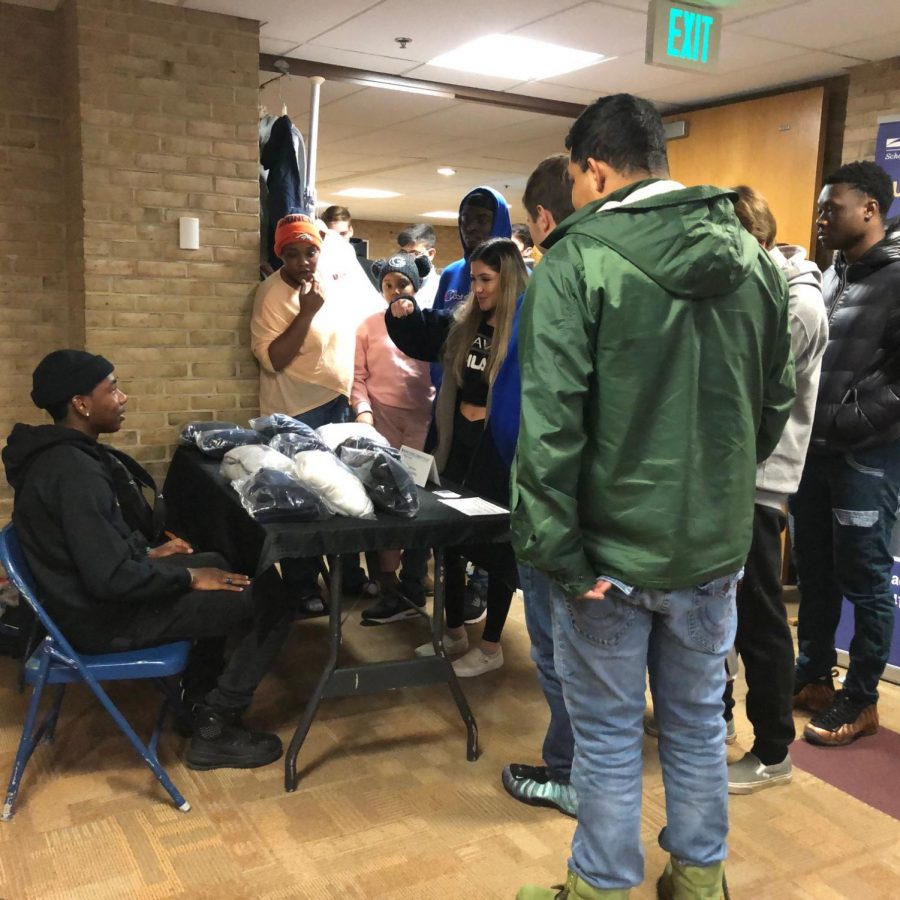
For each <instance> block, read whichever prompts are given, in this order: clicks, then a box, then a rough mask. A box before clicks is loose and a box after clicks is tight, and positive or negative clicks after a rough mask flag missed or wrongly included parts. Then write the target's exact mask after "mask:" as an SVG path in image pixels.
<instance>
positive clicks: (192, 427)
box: [178, 422, 240, 446]
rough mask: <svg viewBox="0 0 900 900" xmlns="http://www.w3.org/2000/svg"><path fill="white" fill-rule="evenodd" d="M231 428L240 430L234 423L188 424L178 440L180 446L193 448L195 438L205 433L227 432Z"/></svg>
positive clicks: (195, 441)
mask: <svg viewBox="0 0 900 900" xmlns="http://www.w3.org/2000/svg"><path fill="white" fill-rule="evenodd" d="M232 428H240V426H239V425H237V424H236V423H234V422H188V424H187V425H185V426H184V428H182V429H181V434H180V435H178V440H179V441H180V442H181V443H182V444H188V445H191V446H195V445H196V443H197V438H199V437H200V435H201V434H203V433H204V432H206V431H228V430H230V429H232Z"/></svg>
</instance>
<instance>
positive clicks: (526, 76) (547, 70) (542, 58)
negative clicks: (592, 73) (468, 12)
mask: <svg viewBox="0 0 900 900" xmlns="http://www.w3.org/2000/svg"><path fill="white" fill-rule="evenodd" d="M605 59H606V57H604V56H603V54H602V53H588V52H587V51H586V50H573V49H572V48H571V47H562V46H560V45H559V44H548V43H546V42H545V41H536V40H533V39H531V38H524V37H517V36H516V35H512V34H486V35H484V36H483V37H480V38H476V39H475V40H474V41H469V43H467V44H463V45H462V46H461V47H457V48H456V49H455V50H450V51H449V52H447V53H442V54H441V55H440V56H436V57H435V58H434V59H432V60H431V61H430V62H429V63H428V64H429V65H431V66H441V67H442V68H444V69H456V70H457V71H460V72H472V73H474V74H476V75H495V76H497V77H499V78H506V79H507V80H515V81H540V80H541V79H543V78H551V77H552V76H554V75H561V74H562V73H563V72H574V71H575V70H576V69H583V68H584V67H585V66H592V65H594V64H595V63H598V62H602V61H604V60H605Z"/></svg>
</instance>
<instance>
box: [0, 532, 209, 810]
mask: <svg viewBox="0 0 900 900" xmlns="http://www.w3.org/2000/svg"><path fill="white" fill-rule="evenodd" d="M0 562H2V563H3V567H4V568H5V569H6V573H7V575H8V576H9V580H10V581H11V582H12V583H13V585H15V587H16V589H17V590H18V591H19V594H20V595H21V596H22V599H23V600H24V601H25V602H26V603H27V604H28V605H29V606H30V607H31V609H32V610H33V611H34V614H35V616H37V618H38V620H39V621H40V623H41V625H42V626H43V628H44V630H45V631H46V632H47V636H46V637H45V638H44V639H43V640H42V641H41V643H40V644H39V645H38V647H37V648H36V649H35V651H34V652H33V653H32V654H31V656H30V657H29V658H28V661H27V662H26V663H25V681H26V683H27V684H30V685H31V686H32V694H31V701H30V703H29V704H28V712H27V713H26V715H25V725H24V727H23V728H22V739H21V741H20V742H19V749H18V752H17V753H16V761H15V763H14V764H13V771H12V777H11V778H10V780H9V788H8V789H7V792H6V802H5V803H4V804H3V811H2V814H0V819H2V820H3V821H4V822H8V821H9V820H10V819H11V818H12V816H13V806H14V805H15V802H16V795H17V794H18V792H19V782H20V781H21V778H22V773H23V772H24V771H25V766H26V765H27V764H28V760H29V759H30V758H31V754H32V753H33V752H34V750H35V747H37V745H38V744H39V743H40V742H41V740H42V739H43V738H46V739H47V740H48V741H52V740H53V733H54V730H55V728H56V722H57V720H58V718H59V710H60V707H61V706H62V701H63V693H64V692H65V688H66V685H67V684H71V683H73V682H83V683H84V684H86V685H87V686H88V687H89V688H90V689H91V691H93V693H94V695H95V696H96V697H97V699H98V700H99V701H100V703H101V704H102V705H103V707H104V708H105V709H106V711H107V712H108V713H109V714H110V715H111V716H112V717H113V719H114V720H115V723H116V724H117V725H118V726H119V728H121V729H122V731H123V732H124V734H125V736H126V737H127V738H128V740H129V741H131V744H132V746H133V747H134V749H135V750H137V752H138V753H139V754H140V755H141V758H142V759H143V760H144V762H145V763H147V765H148V766H149V767H150V769H151V770H152V772H153V774H154V775H155V776H156V777H157V779H158V780H159V783H160V784H161V785H162V786H163V787H164V788H165V789H166V791H167V792H168V793H169V796H170V797H171V798H172V800H173V801H174V803H175V805H176V806H177V807H178V808H179V809H180V810H181V811H182V812H187V811H188V810H189V809H190V808H191V804H190V803H188V802H187V801H186V800H185V799H184V797H182V796H181V794H180V793H179V791H178V788H176V787H175V785H174V784H172V781H171V779H170V778H169V776H168V775H167V774H166V771H165V769H163V767H162V766H161V765H160V764H159V758H158V757H157V752H156V751H157V746H158V743H159V734H160V731H161V730H162V726H163V722H164V721H165V718H166V713H167V712H168V709H169V707H170V706H171V705H172V704H173V703H177V702H178V699H177V696H176V694H175V692H174V690H173V689H172V687H171V686H170V685H169V684H168V683H167V682H166V681H165V680H164V679H165V678H167V677H168V676H170V675H178V674H180V673H181V672H183V671H184V668H185V666H186V665H187V657H188V652H189V651H190V649H191V642H190V641H177V642H175V643H172V644H163V645H161V646H159V647H150V648H146V649H142V650H129V651H127V652H125V653H103V654H100V655H94V656H91V655H87V654H79V653H76V652H75V651H74V650H73V649H72V646H71V645H70V644H69V642H68V641H67V640H66V639H65V638H64V637H63V636H62V634H61V633H60V631H59V629H58V628H57V627H56V625H55V624H54V623H53V621H52V620H51V619H50V617H49V616H48V615H47V613H46V612H45V611H44V608H43V607H42V606H41V604H40V602H39V601H38V599H37V591H36V589H35V584H34V577H33V576H32V574H31V571H30V569H29V568H28V563H27V562H26V561H25V556H24V555H23V553H22V547H21V545H20V544H19V538H18V536H17V535H16V531H15V527H14V526H13V525H7V526H6V528H4V529H3V530H2V531H0ZM138 678H153V679H155V680H156V682H157V685H158V686H159V687H160V688H161V689H162V691H163V694H164V700H163V704H162V709H161V710H160V713H159V717H158V718H157V721H156V728H155V729H154V731H153V736H152V737H151V738H150V743H149V744H144V743H143V742H142V741H141V739H140V738H139V737H138V736H137V734H135V732H134V729H133V728H132V727H131V725H129V724H128V721H127V720H126V719H125V717H124V716H123V715H122V713H120V712H119V710H118V708H117V707H116V705H115V704H114V703H113V702H112V700H110V699H109V696H108V695H107V693H106V691H104V690H103V688H102V687H100V684H99V682H101V681H125V680H132V679H138ZM47 684H53V685H56V696H55V698H54V700H53V704H52V706H51V708H50V710H49V711H48V712H47V714H46V716H44V718H43V720H42V721H41V723H40V725H38V726H37V727H35V723H36V722H37V714H38V707H39V706H40V702H41V695H42V693H43V691H44V685H47Z"/></svg>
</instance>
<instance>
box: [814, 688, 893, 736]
mask: <svg viewBox="0 0 900 900" xmlns="http://www.w3.org/2000/svg"><path fill="white" fill-rule="evenodd" d="M876 731H878V706H877V705H876V704H875V703H868V702H867V701H865V700H855V699H854V698H853V697H851V696H850V695H849V694H848V693H847V692H846V691H837V692H836V693H835V695H834V702H833V703H832V704H831V706H829V707H828V709H826V710H825V711H824V712H822V713H819V714H818V715H816V716H813V718H812V719H810V721H809V722H808V723H807V725H806V728H804V729H803V737H805V738H806V740H807V741H809V743H811V744H819V745H820V746H822V747H843V746H844V745H845V744H850V743H852V742H853V741H855V740H856V739H857V738H859V737H865V736H866V735H870V734H875V732H876Z"/></svg>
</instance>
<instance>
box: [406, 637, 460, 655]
mask: <svg viewBox="0 0 900 900" xmlns="http://www.w3.org/2000/svg"><path fill="white" fill-rule="evenodd" d="M468 649H469V636H468V635H467V634H464V635H463V636H462V637H458V638H455V637H452V636H451V635H449V634H445V635H444V653H446V654H447V656H459V655H460V654H461V653H465V652H466V650H468ZM415 652H416V656H434V644H432V643H431V641H429V642H428V643H427V644H422V645H421V646H419V647H416V651H415Z"/></svg>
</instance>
